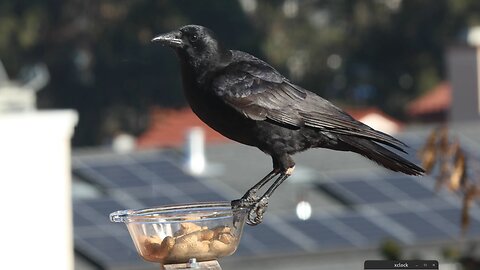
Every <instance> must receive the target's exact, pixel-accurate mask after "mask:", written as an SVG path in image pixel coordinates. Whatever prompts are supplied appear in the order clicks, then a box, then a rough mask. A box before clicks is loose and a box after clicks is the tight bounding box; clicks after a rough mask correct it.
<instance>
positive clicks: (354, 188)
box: [338, 180, 392, 203]
mask: <svg viewBox="0 0 480 270" xmlns="http://www.w3.org/2000/svg"><path fill="white" fill-rule="evenodd" d="M338 185H339V186H340V187H341V188H343V189H345V190H347V191H348V192H350V193H351V194H355V196H357V197H358V198H360V200H361V202H362V203H382V202H389V201H391V200H392V199H391V198H390V197H388V196H387V195H385V194H384V193H381V192H379V191H378V190H377V189H376V188H375V187H374V185H371V184H369V183H368V182H367V181H362V180H358V181H342V182H339V183H338Z"/></svg>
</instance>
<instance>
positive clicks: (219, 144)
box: [0, 0, 480, 270]
mask: <svg viewBox="0 0 480 270" xmlns="http://www.w3.org/2000/svg"><path fill="white" fill-rule="evenodd" d="M185 24H199V25H204V26H206V27H208V28H210V29H212V30H213V31H214V32H216V33H217V35H218V37H219V38H220V40H222V41H223V42H224V44H225V46H226V47H227V48H231V49H238V50H242V51H246V52H249V53H251V54H253V55H255V56H257V57H260V58H262V59H264V60H266V61H267V62H269V63H271V64H272V65H273V66H274V67H275V68H277V69H278V70H279V71H280V72H281V73H283V74H285V75H286V76H287V77H288V78H290V79H291V80H292V81H293V82H295V83H297V84H299V85H301V86H303V87H304V88H306V89H309V90H311V91H314V92H316V93H318V94H319V95H321V96H323V97H324V98H327V99H329V100H330V101H332V102H334V103H335V104H336V105H338V106H340V107H342V108H343V109H345V110H346V111H347V112H349V113H350V114H351V115H352V116H353V117H355V118H356V119H358V120H360V121H363V122H365V123H367V124H369V125H370V126H372V127H374V128H376V129H380V130H382V131H384V132H386V133H389V134H392V135H395V136H396V137H399V138H400V139H402V140H404V141H405V142H406V143H407V144H409V145H410V146H411V148H410V149H409V154H408V156H407V157H408V158H410V159H411V160H413V161H415V162H417V163H421V164H423V165H424V166H427V167H429V168H430V170H429V176H427V177H424V178H412V177H407V176H403V175H398V174H393V173H390V172H387V171H385V170H384V169H382V168H378V167H376V166H375V165H374V164H372V163H371V162H369V161H367V160H364V159H362V158H360V157H357V156H356V155H353V154H349V153H335V152H331V151H328V150H313V151H309V152H307V153H302V154H300V155H298V156H297V157H296V161H297V164H298V165H299V166H298V167H297V170H296V173H295V175H294V176H293V177H292V179H291V180H290V179H289V181H288V184H285V186H284V187H283V188H280V190H279V191H278V193H279V194H276V196H274V197H273V199H272V201H271V206H270V208H269V212H267V215H266V221H265V223H264V224H262V225H260V226H257V227H254V228H253V227H249V228H246V229H245V235H244V237H243V240H242V243H241V246H240V248H239V250H238V251H237V254H235V255H234V256H233V257H231V258H227V259H225V260H224V261H222V262H221V263H222V265H223V266H224V268H225V269H245V268H247V269H264V268H265V267H267V266H269V267H275V268H276V269H292V268H293V267H295V268H297V269H360V267H361V266H362V265H363V261H364V260H366V259H375V258H397V259H400V258H401V259H418V258H420V259H438V260H440V261H442V262H443V267H444V268H441V269H480V266H479V262H478V260H480V259H479V257H478V256H477V255H478V252H480V251H478V250H477V248H476V246H477V244H478V243H479V240H480V209H477V206H475V204H474V200H475V198H476V197H477V196H478V194H480V192H478V189H480V188H477V184H476V181H477V178H478V176H479V175H480V174H479V168H480V166H479V165H478V163H479V162H478V160H479V158H480V152H479V150H480V139H479V138H480V126H479V125H478V124H479V122H478V120H479V119H480V82H479V75H480V71H479V70H480V50H479V48H480V2H479V1H476V0H409V1H404V0H372V1H367V0H358V1H352V0H335V1H333V0H275V1H258V0H238V1H210V0H208V1H207V0H204V1H194V0H181V1H167V0H156V1H146V0H137V1H126V0H115V1H113V0H112V1H109V0H101V1H99V0H96V1H93V0H64V1H50V0H49V1H36V0H30V1H14V0H3V1H1V2H0V61H1V63H0V64H1V65H0V141H1V143H0V146H2V148H1V149H3V151H2V152H3V154H0V155H1V156H0V162H1V164H3V165H6V166H5V167H6V168H5V169H4V170H3V171H2V172H0V177H1V178H2V180H3V181H4V186H5V189H4V191H3V192H4V193H5V194H4V195H10V197H9V196H4V197H3V198H4V199H3V200H4V201H2V203H9V204H13V205H21V204H22V203H23V204H24V206H25V208H24V210H25V211H31V210H29V206H31V205H30V204H31V203H32V202H41V201H43V199H44V198H45V197H50V196H46V194H52V196H51V198H50V199H51V200H52V201H51V202H49V204H47V205H45V206H44V207H54V208H55V207H61V209H60V210H58V211H60V212H58V213H61V214H58V215H57V216H58V217H55V219H58V220H63V223H61V222H59V225H58V226H59V227H58V228H64V230H65V232H64V234H62V235H63V236H59V237H57V238H58V239H59V241H60V242H62V241H61V240H63V242H62V245H63V244H64V245H67V246H74V251H75V253H74V256H75V257H74V262H75V263H74V265H75V269H78V270H83V269H158V265H155V264H151V263H147V262H143V261H142V260H141V259H140V258H139V257H138V255H137V254H136V251H135V249H134V247H133V244H132V242H131V240H130V239H129V236H128V232H127V231H126V229H125V228H124V227H123V226H122V225H119V224H110V223H109V220H108V214H109V213H110V212H113V211H115V210H120V209H128V208H142V207H151V206H156V205H164V204H171V203H184V202H194V201H211V200H232V199H234V198H237V197H239V196H241V195H242V194H243V193H244V192H245V191H246V189H247V188H248V187H250V186H252V185H253V184H254V183H255V182H256V181H257V179H259V178H260V177H261V176H263V175H264V174H266V173H267V171H269V170H270V167H271V164H270V160H269V158H268V157H267V156H265V155H262V154H261V153H260V152H259V151H258V150H256V149H251V148H249V147H247V146H241V145H239V144H237V143H234V142H232V141H229V140H227V139H226V138H224V137H222V136H221V135H219V134H218V133H216V132H215V131H213V130H211V129H209V128H208V127H207V126H205V125H204V124H203V123H201V121H200V120H199V119H198V118H197V117H196V116H195V115H194V114H193V113H192V111H191V110H190V109H189V108H188V104H187V103H186V100H185V98H184V96H183V93H182V89H181V79H180V72H179V65H178V63H177V59H176V57H175V54H174V53H173V51H171V50H170V49H168V48H163V47H160V46H155V45H153V44H151V43H150V40H151V39H152V37H153V36H155V35H156V34H159V33H163V32H167V31H170V30H172V29H176V28H178V27H180V26H182V25H185ZM439 126H442V127H443V128H441V129H438V128H437V127H439ZM57 133H58V134H61V135H57ZM2 134H3V135H2ZM55 149H57V150H55ZM460 150H461V151H460ZM462 157H463V158H462ZM462 160H463V161H462ZM15 164H16V165H15ZM345 164H348V166H345ZM435 164H440V165H435ZM345 167H347V168H345ZM57 170H58V171H60V172H59V173H58V174H53V176H51V175H49V174H48V173H53V172H55V171H57ZM29 173H30V174H29ZM43 173H45V174H43ZM22 175H23V176H22ZM22 177H23V178H22ZM4 179H6V180H4ZM16 179H21V180H16ZM52 179H57V180H55V181H54V180H52ZM70 180H71V181H72V182H70ZM56 181H58V182H56ZM31 182H34V183H33V184H31ZM59 183H63V184H59ZM70 183H73V185H72V186H70ZM70 188H73V189H70ZM54 190H55V191H54ZM30 191H31V192H30ZM17 194H23V196H21V197H22V198H21V199H20V196H17ZM55 194H57V195H59V197H58V200H59V201H55V200H56V199H55V198H54V197H55V196H54V195H55ZM33 198H37V199H33ZM71 201H73V205H72V204H71V203H70V202H71ZM62 207H63V208H62ZM54 208H52V209H54ZM42 209H44V210H46V209H50V208H42ZM55 209H56V208H55ZM12 211H13V210H12ZM55 211H56V210H55ZM52 212H54V211H53V210H52ZM16 213H17V212H12V214H16ZM71 217H73V222H72V221H70V220H71ZM60 223H61V224H60ZM12 226H20V225H18V224H16V225H15V224H12ZM72 226H73V227H72ZM16 228H17V227H12V229H16ZM58 228H51V229H52V233H55V232H58ZM65 228H66V229H65ZM69 228H70V229H69ZM71 228H73V232H72V231H71ZM72 233H73V236H72ZM71 237H73V239H74V241H73V243H72V242H71V241H70V242H69V240H68V239H69V238H71ZM60 238H61V239H60ZM65 239H66V240H65ZM40 240H41V239H40ZM12 241H16V240H15V239H13V238H12ZM44 241H53V240H52V239H45V240H44ZM52 243H53V242H52ZM59 245H60V244H59ZM54 248H55V247H54V245H53V244H52V249H54ZM65 256H66V257H65V258H67V259H66V260H67V262H65V263H66V264H68V263H69V262H68V261H69V259H68V258H70V257H71V256H70V255H65ZM69 256H70V257H69ZM347 257H348V258H349V259H346V258H347ZM247 259H248V260H247ZM71 260H72V261H73V257H72V258H71ZM21 264H22V263H21V262H19V265H21ZM354 267H355V268H354ZM58 269H63V268H58Z"/></svg>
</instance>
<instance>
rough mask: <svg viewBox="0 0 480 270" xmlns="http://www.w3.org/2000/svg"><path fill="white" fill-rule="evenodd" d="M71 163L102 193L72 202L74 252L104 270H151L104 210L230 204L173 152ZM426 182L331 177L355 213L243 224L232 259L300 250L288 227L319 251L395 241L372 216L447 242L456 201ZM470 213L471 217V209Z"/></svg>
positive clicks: (325, 187) (479, 225)
mask: <svg viewBox="0 0 480 270" xmlns="http://www.w3.org/2000/svg"><path fill="white" fill-rule="evenodd" d="M99 159H100V158H99ZM75 160H76V162H74V166H75V167H74V173H75V174H76V175H78V176H79V177H81V178H86V179H88V180H89V181H91V182H93V183H95V184H96V185H98V186H102V187H103V188H104V190H105V197H103V198H95V199H80V200H75V201H74V213H73V217H74V225H75V230H74V233H75V248H76V250H78V251H80V252H81V253H82V254H85V255H86V256H87V257H88V258H90V259H92V260H94V261H95V262H97V263H98V264H100V265H102V266H104V267H105V268H108V269H115V267H116V266H117V265H122V267H124V266H125V265H126V264H128V265H131V266H132V267H131V269H134V268H135V269H136V268H141V267H142V266H145V267H149V266H151V265H150V264H148V263H146V262H143V260H142V259H140V258H139V256H138V255H137V254H136V251H135V250H134V246H133V243H132V241H131V239H130V236H129V234H128V232H127V230H126V228H125V227H124V226H120V225H119V224H112V223H110V221H109V220H108V215H109V214H110V213H111V212H113V211H116V210H120V209H129V208H143V207H154V206H161V205H168V204H177V203H187V202H201V201H224V200H230V199H232V198H229V195H227V194H229V193H227V192H222V189H221V188H222V185H219V186H218V187H217V188H218V190H217V189H212V188H211V183H215V181H217V180H215V179H209V180H208V181H209V182H205V181H204V180H203V179H200V178H196V177H193V176H191V175H188V174H186V173H185V172H184V171H183V170H182V169H181V166H180V165H179V164H178V162H179V161H181V159H180V158H179V157H178V153H176V152H172V153H170V154H169V155H163V154H161V152H149V153H138V154H135V153H133V154H128V155H123V156H121V157H119V158H114V159H110V158H108V156H102V157H101V160H99V162H96V161H95V157H89V158H88V159H82V158H79V157H76V158H75ZM430 180H431V179H429V178H424V179H417V178H411V177H404V176H399V175H398V174H390V173H388V172H385V174H382V175H377V176H375V175H374V174H369V175H368V176H367V175H362V174H359V175H355V176H347V177H345V176H343V177H342V178H340V177H334V176H332V177H331V179H330V180H328V182H325V183H322V184H317V185H318V187H319V188H320V189H321V190H322V191H325V192H328V193H329V194H331V195H333V196H335V197H336V198H338V199H339V200H340V201H344V202H346V203H347V204H350V205H354V206H358V207H353V208H346V209H343V210H342V211H339V212H335V213H332V214H329V215H327V216H323V215H322V216H316V215H315V213H314V215H313V217H312V218H311V219H310V220H307V221H301V220H297V219H295V220H292V218H291V216H290V215H288V216H285V217H283V219H282V220H281V222H284V223H286V224H285V225H286V226H288V229H287V230H284V231H282V230H277V229H276V228H274V227H272V226H274V224H269V223H268V222H267V223H263V224H262V225H260V226H256V227H249V226H247V227H246V228H245V231H244V237H243V239H242V242H241V243H240V246H239V248H238V250H237V253H236V255H237V256H252V255H253V256H255V255H257V254H260V253H261V254H264V253H271V254H274V253H281V254H287V253H298V252H301V251H303V250H304V247H302V246H299V243H298V242H297V243H295V242H293V241H292V238H289V235H287V233H289V231H288V230H290V229H291V230H292V232H295V233H296V234H297V235H300V236H301V234H303V235H304V236H305V237H307V238H309V239H312V243H313V244H314V248H315V249H318V250H319V251H329V250H338V249H345V248H352V247H364V246H369V247H374V246H376V245H378V243H380V242H381V241H382V240H384V239H387V238H394V239H397V240H399V241H401V242H402V240H400V238H401V237H399V236H398V235H392V233H393V234H395V232H392V231H393V230H389V229H388V228H383V227H382V226H381V225H382V224H383V223H381V224H380V223H379V224H377V223H376V222H377V221H375V222H374V221H372V220H373V219H374V218H377V217H378V218H383V219H385V220H387V219H388V220H389V222H391V223H390V224H393V223H394V224H395V225H397V226H398V227H401V228H404V230H405V231H406V232H411V233H412V234H413V235H415V237H417V239H418V241H429V240H446V239H451V237H452V230H451V228H452V226H456V225H457V222H458V220H459V215H460V209H459V206H460V203H458V205H456V206H455V205H453V204H452V203H451V201H449V200H447V199H445V198H444V197H443V196H437V194H435V192H434V191H433V184H432V185H430V184H425V183H424V182H425V181H430ZM421 181H424V182H421ZM456 202H459V200H458V199H457V200H456ZM364 208H366V209H375V211H376V212H375V214H374V215H373V216H372V214H371V213H369V212H357V210H359V209H360V210H361V209H364ZM472 211H477V212H478V210H475V209H474V210H472ZM422 213H424V214H425V215H423V214H422ZM477 214H480V213H477ZM431 217H435V218H436V219H435V220H444V221H443V222H446V223H448V225H435V224H432V223H431V222H429V221H428V218H431ZM266 218H267V219H268V215H267V217H266ZM277 225H278V224H277ZM470 230H471V231H470V232H469V235H472V236H480V222H479V221H478V220H477V219H476V218H473V219H472V226H471V229H470ZM453 233H456V232H453ZM406 234H408V233H406ZM400 236H401V235H400ZM417 239H414V242H415V241H417ZM305 249H306V248H305ZM134 266H135V267H134Z"/></svg>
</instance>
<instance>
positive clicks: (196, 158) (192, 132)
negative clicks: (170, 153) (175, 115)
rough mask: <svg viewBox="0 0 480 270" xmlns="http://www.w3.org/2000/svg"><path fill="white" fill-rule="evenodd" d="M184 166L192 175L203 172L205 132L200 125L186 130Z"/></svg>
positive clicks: (204, 164)
mask: <svg viewBox="0 0 480 270" xmlns="http://www.w3.org/2000/svg"><path fill="white" fill-rule="evenodd" d="M185 154H186V164H185V165H186V168H187V170H188V171H189V172H190V173H191V174H194V175H201V174H203V173H204V172H205V167H206V163H207V162H206V158H205V132H204V131H203V129H202V128H201V127H193V128H191V129H189V130H188V131H187V136H186V143H185Z"/></svg>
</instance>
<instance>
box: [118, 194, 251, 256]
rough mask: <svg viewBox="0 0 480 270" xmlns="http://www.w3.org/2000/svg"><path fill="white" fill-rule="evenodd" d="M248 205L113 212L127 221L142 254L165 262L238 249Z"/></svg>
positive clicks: (204, 204) (191, 205) (174, 206)
mask: <svg viewBox="0 0 480 270" xmlns="http://www.w3.org/2000/svg"><path fill="white" fill-rule="evenodd" d="M246 213H247V210H246V209H242V208H239V209H232V207H231V205H230V202H209V203H196V204H181V205H170V206H163V207H158V208H148V209H139V210H121V211H116V212H113V213H111V214H110V220H111V221H112V222H123V223H125V225H126V226H127V228H128V231H129V232H130V236H131V237H132V240H133V243H134V244H135V247H136V249H137V251H138V254H139V255H140V256H141V257H142V258H143V259H145V260H147V261H151V262H158V263H162V264H173V263H186V262H188V261H189V259H190V258H196V259H197V261H208V260H216V259H218V258H221V257H225V256H229V255H231V254H233V253H234V252H235V250H236V249H237V246H238V243H239V242H240V237H241V235H242V231H243V225H244V223H245V216H246Z"/></svg>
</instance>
